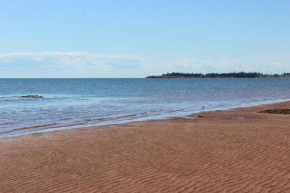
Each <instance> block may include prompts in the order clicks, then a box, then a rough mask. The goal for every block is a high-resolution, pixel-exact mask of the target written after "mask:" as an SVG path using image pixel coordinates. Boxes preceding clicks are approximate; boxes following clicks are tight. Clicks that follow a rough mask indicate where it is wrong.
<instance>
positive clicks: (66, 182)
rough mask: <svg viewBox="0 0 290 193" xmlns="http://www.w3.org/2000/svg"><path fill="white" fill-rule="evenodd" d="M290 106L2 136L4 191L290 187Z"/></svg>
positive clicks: (275, 190) (263, 191)
mask: <svg viewBox="0 0 290 193" xmlns="http://www.w3.org/2000/svg"><path fill="white" fill-rule="evenodd" d="M289 107H290V102H286V103H279V104H275V105H267V106H260V107H252V108H242V109H237V110H232V111H218V112H214V113H210V112H209V113H202V114H200V115H195V116H193V117H194V119H180V118H178V119H171V120H162V121H150V122H139V123H130V124H124V125H111V126H104V127H98V128H91V129H77V130H67V131H58V132H53V133H46V134H34V135H30V136H23V137H17V138H10V139H0V163H1V164H0V171H1V172H0V192H97V193H102V192H128V193H130V192H132V193H137V192H166V193H170V192H176V193H179V192H185V193H187V192H197V193H203V192H208V193H209V192H210V193H220V192H224V193H226V192H229V193H234V192H236V193H241V192H242V193H244V192H256V193H284V192H285V193H286V192H290V151H289V150H290V117H289V116H288V115H275V114H261V113H257V112H259V111H261V110H266V109H268V108H272V109H274V108H289ZM199 116H200V117H199ZM239 117H243V119H240V118H239Z"/></svg>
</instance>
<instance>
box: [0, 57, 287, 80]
mask: <svg viewBox="0 0 290 193" xmlns="http://www.w3.org/2000/svg"><path fill="white" fill-rule="evenodd" d="M233 71H236V72H239V71H247V72H249V71H251V72H253V71H256V72H263V73H282V72H290V62H288V63H287V61H285V60H283V61H281V60H279V58H277V57H276V58H272V60H270V59H267V60H263V59H262V58H258V59H257V58H256V59H251V60H248V61H244V60H243V61H242V60H226V59H224V60H216V61H214V60H199V59H178V60H174V61H167V62H160V63H154V62H148V60H145V59H143V58H141V57H139V56H132V55H109V54H97V53H90V52H38V53H32V52H11V53H2V54H0V77H2V78H4V77H5V78H8V77H27V78H28V77H51V78H53V77H63V78H65V77H96V78H99V77H100V78H104V77H108V78H111V77H116V78H117V77H145V76H147V75H158V74H162V73H167V72H194V73H207V72H233Z"/></svg>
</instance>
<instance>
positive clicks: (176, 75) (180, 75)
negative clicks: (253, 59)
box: [146, 72, 290, 78]
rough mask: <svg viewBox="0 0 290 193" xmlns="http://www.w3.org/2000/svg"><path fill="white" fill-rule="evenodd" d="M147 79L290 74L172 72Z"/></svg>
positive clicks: (283, 74) (285, 74)
mask: <svg viewBox="0 0 290 193" xmlns="http://www.w3.org/2000/svg"><path fill="white" fill-rule="evenodd" d="M146 78H290V73H282V74H263V73H259V72H230V73H206V74H203V73H182V72H172V73H166V74H162V75H151V76H147V77H146Z"/></svg>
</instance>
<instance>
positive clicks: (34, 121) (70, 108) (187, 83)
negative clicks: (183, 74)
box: [0, 79, 290, 138]
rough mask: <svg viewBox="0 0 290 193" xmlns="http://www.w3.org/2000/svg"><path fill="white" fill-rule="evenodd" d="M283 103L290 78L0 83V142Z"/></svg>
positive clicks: (15, 80)
mask: <svg viewBox="0 0 290 193" xmlns="http://www.w3.org/2000/svg"><path fill="white" fill-rule="evenodd" d="M32 94H33V95H34V94H35V95H42V96H44V97H45V98H44V99H28V98H20V97H19V96H22V95H32ZM287 99H290V79H0V138H3V137H11V136H17V135H24V134H30V133H35V132H44V131H51V130H56V129H68V128H76V127H88V126H97V125H106V124H118V123H126V122H130V121H144V120H152V119H163V118H169V117H178V116H186V115H189V114H192V113H198V112H201V111H211V110H220V109H230V108H235V107H242V106H249V105H255V104H263V103H271V102H275V101H282V100H287Z"/></svg>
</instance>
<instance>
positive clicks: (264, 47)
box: [0, 0, 290, 78]
mask: <svg viewBox="0 0 290 193" xmlns="http://www.w3.org/2000/svg"><path fill="white" fill-rule="evenodd" d="M289 10H290V1H289V0H271V1H270V0H263V1H262V0H255V1H254V0H251V1H250V0H231V1H229V0H147V1H143V0H142V1H141V0H102V1H101V0H70V1H67V0H0V77H2V78H7V77H88V78H89V77H96V78H98V77H144V76H147V75H153V74H161V73H163V72H172V71H179V72H229V71H260V72H269V73H270V72H272V73H280V72H284V71H289V72H290V45H289V42H290V11H289Z"/></svg>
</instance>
